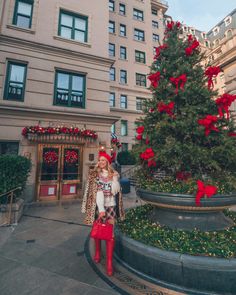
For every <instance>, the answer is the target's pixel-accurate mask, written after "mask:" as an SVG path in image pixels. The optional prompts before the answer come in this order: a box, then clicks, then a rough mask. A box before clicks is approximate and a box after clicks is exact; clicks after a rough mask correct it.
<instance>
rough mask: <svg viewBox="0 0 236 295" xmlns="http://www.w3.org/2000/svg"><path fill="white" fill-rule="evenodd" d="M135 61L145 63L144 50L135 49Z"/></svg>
mask: <svg viewBox="0 0 236 295" xmlns="http://www.w3.org/2000/svg"><path fill="white" fill-rule="evenodd" d="M135 61H136V62H141V63H143V64H145V63H146V55H145V52H143V51H138V50H135Z"/></svg>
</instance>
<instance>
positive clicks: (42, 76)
mask: <svg viewBox="0 0 236 295" xmlns="http://www.w3.org/2000/svg"><path fill="white" fill-rule="evenodd" d="M167 8H168V6H167V2H165V1H163V0H150V1H144V0H121V1H109V0H99V1H92V0H79V1H78V0H67V1H59V0H50V1H43V0H1V1H0V63H1V67H0V117H1V121H0V154H11V153H12V154H20V155H24V156H26V157H28V158H30V159H31V161H32V163H33V167H32V171H31V174H30V177H29V180H28V184H27V189H26V190H25V193H24V194H25V198H26V200H28V201H51V200H65V199H68V198H69V199H70V198H77V197H78V196H80V195H81V192H82V186H83V183H84V181H85V179H86V175H87V172H88V169H89V166H91V165H93V164H94V163H95V162H96V159H97V152H98V149H99V147H101V146H103V147H104V148H106V149H107V150H108V151H109V149H110V131H111V126H113V127H112V129H113V131H115V132H116V133H117V134H118V135H120V136H121V142H122V144H123V149H127V148H131V146H132V143H134V134H135V131H134V129H135V121H136V120H137V118H138V117H139V116H140V115H141V114H142V101H143V100H144V99H146V98H148V97H150V93H149V91H148V90H147V89H146V87H147V86H148V85H147V81H146V75H147V74H148V73H149V66H150V65H151V63H152V59H153V48H154V47H156V46H159V44H160V42H161V40H162V38H163V30H164V28H163V18H164V16H163V15H164V13H165V12H166V10H167Z"/></svg>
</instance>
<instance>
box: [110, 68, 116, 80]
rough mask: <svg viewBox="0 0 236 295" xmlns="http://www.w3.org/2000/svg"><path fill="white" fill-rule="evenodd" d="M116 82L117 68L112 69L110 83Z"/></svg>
mask: <svg viewBox="0 0 236 295" xmlns="http://www.w3.org/2000/svg"><path fill="white" fill-rule="evenodd" d="M115 80H116V70H115V68H113V67H111V68H110V81H115Z"/></svg>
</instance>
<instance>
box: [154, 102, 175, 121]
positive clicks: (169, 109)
mask: <svg viewBox="0 0 236 295" xmlns="http://www.w3.org/2000/svg"><path fill="white" fill-rule="evenodd" d="M174 106H175V103H174V102H173V101H171V102H170V103H168V104H164V103H163V102H159V103H158V105H157V109H158V111H159V112H160V113H162V112H166V113H167V114H168V115H169V116H170V117H172V116H173V115H174V114H173V109H174Z"/></svg>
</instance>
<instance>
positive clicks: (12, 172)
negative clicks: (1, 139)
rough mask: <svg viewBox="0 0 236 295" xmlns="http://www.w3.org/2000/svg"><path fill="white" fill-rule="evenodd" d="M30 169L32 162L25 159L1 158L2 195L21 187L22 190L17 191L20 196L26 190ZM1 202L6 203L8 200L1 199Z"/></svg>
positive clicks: (0, 183)
mask: <svg viewBox="0 0 236 295" xmlns="http://www.w3.org/2000/svg"><path fill="white" fill-rule="evenodd" d="M30 169H31V161H30V160H29V159H27V158H25V157H22V156H17V155H2V156H0V194H3V193H5V192H8V191H10V190H12V189H14V188H16V187H21V190H19V191H17V194H16V196H19V195H20V193H21V192H22V190H23V189H24V188H25V185H26V181H27V178H28V176H29V173H30ZM1 200H2V201H1ZM0 202H2V203H5V202H6V198H1V199H0Z"/></svg>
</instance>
